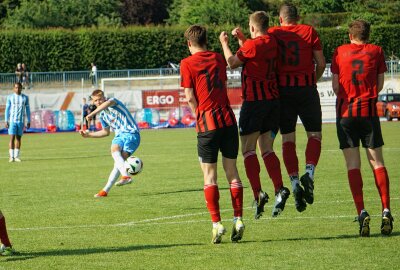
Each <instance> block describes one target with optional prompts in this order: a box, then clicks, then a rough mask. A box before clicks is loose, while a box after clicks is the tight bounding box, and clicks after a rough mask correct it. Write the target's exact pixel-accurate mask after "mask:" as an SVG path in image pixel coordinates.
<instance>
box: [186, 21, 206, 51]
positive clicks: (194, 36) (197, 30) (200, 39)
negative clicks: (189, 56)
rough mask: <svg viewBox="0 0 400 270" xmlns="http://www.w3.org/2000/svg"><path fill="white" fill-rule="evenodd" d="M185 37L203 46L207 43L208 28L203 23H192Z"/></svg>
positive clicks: (196, 44) (194, 43)
mask: <svg viewBox="0 0 400 270" xmlns="http://www.w3.org/2000/svg"><path fill="white" fill-rule="evenodd" d="M185 38H186V39H187V40H188V41H190V42H191V43H192V44H193V45H195V46H198V47H203V46H205V45H207V30H206V28H205V27H203V26H201V25H197V24H196V25H192V26H190V27H189V28H188V29H186V31H185Z"/></svg>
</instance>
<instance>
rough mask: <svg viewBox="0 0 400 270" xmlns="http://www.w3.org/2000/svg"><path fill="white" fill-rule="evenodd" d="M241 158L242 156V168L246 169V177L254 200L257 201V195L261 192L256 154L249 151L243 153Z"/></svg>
mask: <svg viewBox="0 0 400 270" xmlns="http://www.w3.org/2000/svg"><path fill="white" fill-rule="evenodd" d="M243 156H244V167H245V169H246V175H247V178H248V179H249V181H250V185H251V189H252V190H253V195H254V198H255V199H257V198H258V193H259V192H260V190H261V181H260V163H259V162H258V158H257V154H256V152H255V151H249V152H247V153H245V154H244V155H243Z"/></svg>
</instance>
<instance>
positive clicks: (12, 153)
mask: <svg viewBox="0 0 400 270" xmlns="http://www.w3.org/2000/svg"><path fill="white" fill-rule="evenodd" d="M8 153H10V158H14V149H9V150H8Z"/></svg>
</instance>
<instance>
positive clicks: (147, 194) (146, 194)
mask: <svg viewBox="0 0 400 270" xmlns="http://www.w3.org/2000/svg"><path fill="white" fill-rule="evenodd" d="M243 188H244V189H246V188H247V187H243ZM218 189H219V190H229V188H227V187H219V188H218ZM203 190H204V189H203V188H196V189H182V190H171V191H163V192H151V193H150V192H147V193H146V192H143V193H142V194H140V195H138V196H143V197H147V196H158V195H168V194H177V193H187V192H203Z"/></svg>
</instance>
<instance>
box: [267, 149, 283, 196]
mask: <svg viewBox="0 0 400 270" xmlns="http://www.w3.org/2000/svg"><path fill="white" fill-rule="evenodd" d="M263 160H264V164H265V167H266V168H267V171H268V175H269V177H270V178H271V179H272V183H273V184H274V189H275V193H276V192H278V191H279V189H280V188H281V187H282V186H283V182H282V173H281V163H280V162H279V159H278V157H277V156H276V154H275V152H269V153H265V154H263Z"/></svg>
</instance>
